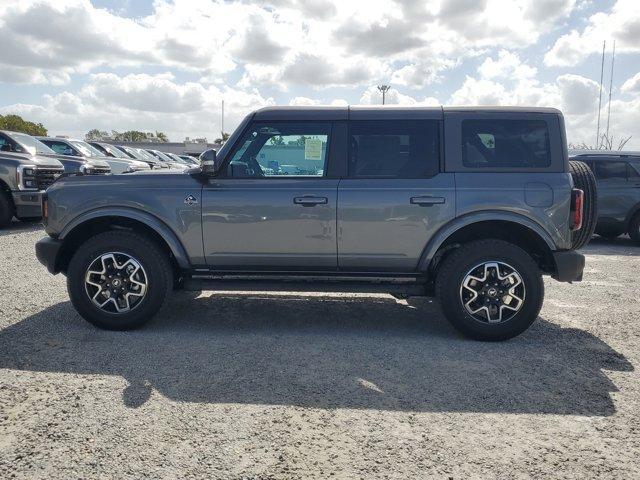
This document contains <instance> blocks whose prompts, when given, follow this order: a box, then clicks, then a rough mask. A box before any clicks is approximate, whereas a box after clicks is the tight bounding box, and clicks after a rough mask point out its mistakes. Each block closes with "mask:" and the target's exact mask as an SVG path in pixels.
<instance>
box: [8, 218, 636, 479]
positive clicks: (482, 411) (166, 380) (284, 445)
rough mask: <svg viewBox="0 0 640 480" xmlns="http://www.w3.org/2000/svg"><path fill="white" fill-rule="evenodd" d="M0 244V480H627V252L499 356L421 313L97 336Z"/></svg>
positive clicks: (153, 328) (425, 305)
mask: <svg viewBox="0 0 640 480" xmlns="http://www.w3.org/2000/svg"><path fill="white" fill-rule="evenodd" d="M42 235H43V233H42V231H41V229H40V228H39V226H38V225H33V224H32V225H19V224H16V225H14V227H13V228H12V229H10V230H5V231H3V232H0V300H1V301H0V478H14V477H15V478H29V479H32V478H46V479H49V478H64V479H69V478H111V477H113V478H146V477H150V478H203V477H207V478H245V477H246V478H259V479H266V478H320V477H323V478H324V477H330V476H332V477H333V478H374V477H375V478H403V479H404V478H417V477H422V478H424V477H436V478H454V479H458V478H470V477H483V478H524V477H536V478H541V477H543V476H548V477H553V478H595V477H603V478H640V460H639V458H640V375H639V373H638V365H640V296H639V293H638V292H639V289H638V287H639V284H640V282H638V273H639V272H640V248H638V247H634V246H632V245H631V244H630V242H629V240H628V239H626V240H625V239H619V240H617V241H615V242H605V241H602V240H599V239H597V240H595V241H594V242H593V243H592V244H591V245H590V246H589V247H588V248H587V249H586V253H587V255H588V259H587V271H586V276H585V281H583V282H582V283H579V284H575V285H569V284H558V283H556V282H554V281H552V280H549V281H545V285H546V287H547V297H546V302H545V306H544V308H543V310H542V313H541V315H540V318H539V319H538V320H537V321H536V323H535V324H534V326H533V327H532V328H531V329H530V330H529V331H528V332H526V333H525V334H524V335H522V336H520V337H519V338H517V339H514V340H512V341H509V342H505V343H498V344H491V343H478V342H473V341H470V340H466V339H463V338H461V337H460V336H459V335H457V334H456V333H455V332H454V331H453V330H452V328H451V327H450V326H449V325H448V324H447V322H446V321H445V319H444V318H443V316H442V314H441V313H440V311H439V309H438V307H437V305H436V304H434V303H432V302H431V301H429V300H428V299H410V300H408V301H401V300H395V299H394V298H392V297H388V296H381V295H372V296H368V295H330V296H321V295H307V296H304V297H302V296H295V295H288V294H282V295H274V294H262V293H247V294H237V293H234V294H225V293H212V292H205V293H203V294H202V295H194V294H188V293H180V294H178V295H176V296H175V297H174V298H172V299H171V300H169V302H168V304H167V306H166V308H165V309H164V310H163V313H162V314H161V315H160V317H159V318H158V319H157V320H156V321H155V322H153V323H152V324H150V325H149V326H148V327H146V328H144V329H142V330H139V331H136V332H129V333H119V332H104V331H99V330H96V329H95V328H93V327H92V326H90V325H89V324H87V323H85V322H84V321H83V320H82V319H81V318H80V317H79V316H78V315H77V314H76V313H75V311H74V310H73V309H72V307H71V305H70V303H69V301H68V298H67V294H66V290H65V279H64V277H61V276H56V277H51V276H50V275H48V274H47V272H46V270H45V269H44V268H43V267H41V266H40V265H39V264H38V263H37V261H36V259H35V256H34V253H33V251H34V250H33V244H34V242H35V241H36V240H37V239H38V238H40V237H41V236H42Z"/></svg>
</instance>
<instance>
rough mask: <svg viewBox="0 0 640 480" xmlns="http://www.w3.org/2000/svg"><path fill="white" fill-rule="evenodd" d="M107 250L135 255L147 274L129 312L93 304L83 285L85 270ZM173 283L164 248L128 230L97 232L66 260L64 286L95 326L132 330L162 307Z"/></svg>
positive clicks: (78, 307)
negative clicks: (141, 293)
mask: <svg viewBox="0 0 640 480" xmlns="http://www.w3.org/2000/svg"><path fill="white" fill-rule="evenodd" d="M108 252H122V253H124V254H127V255H130V256H132V257H135V259H136V260H137V261H138V262H139V263H140V265H142V267H143V268H144V270H145V271H146V274H147V277H148V278H147V282H148V286H147V292H146V295H145V296H144V297H143V299H142V300H141V301H140V303H139V304H138V305H137V306H136V307H135V308H132V309H131V310H130V311H128V312H123V313H110V312H106V311H104V310H102V309H100V308H99V307H98V306H96V305H95V304H94V303H93V302H92V301H91V298H90V297H89V295H88V293H87V290H86V289H85V273H86V271H87V269H88V268H89V267H90V265H91V263H92V262H93V261H94V260H95V259H96V258H98V257H99V256H100V255H102V254H105V253H108ZM172 287H173V273H172V269H171V264H170V263H169V259H168V258H167V255H166V253H165V252H163V251H162V249H161V248H160V247H159V246H158V245H157V244H156V243H155V242H153V241H151V240H149V239H147V238H145V237H144V236H142V235H140V234H138V233H135V232H129V231H123V230H114V231H109V232H104V233H100V234H98V235H96V236H94V237H91V238H89V239H88V240H87V241H85V242H84V243H83V244H82V245H81V246H80V248H78V250H77V251H76V253H75V254H74V255H73V257H72V258H71V261H70V262H69V267H68V269H67V290H68V292H69V297H70V298H71V303H72V304H73V306H74V307H75V308H76V310H77V311H78V313H79V314H80V315H81V316H82V317H83V318H84V319H85V320H87V321H88V322H90V323H92V324H93V325H95V326H96V327H99V328H103V329H106V330H131V329H134V328H137V327H140V326H141V325H143V324H144V323H146V322H147V321H149V320H150V319H151V318H152V317H153V316H154V315H155V314H156V313H157V312H158V310H160V308H161V307H162V305H163V303H164V300H165V298H166V297H167V295H168V294H169V292H171V290H172Z"/></svg>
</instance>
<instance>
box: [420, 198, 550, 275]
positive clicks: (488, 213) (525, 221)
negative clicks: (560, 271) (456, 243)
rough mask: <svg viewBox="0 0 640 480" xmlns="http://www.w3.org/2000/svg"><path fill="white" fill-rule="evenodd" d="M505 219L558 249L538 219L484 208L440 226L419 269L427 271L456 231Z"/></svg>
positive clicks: (423, 253) (425, 252) (421, 258)
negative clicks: (526, 229)
mask: <svg viewBox="0 0 640 480" xmlns="http://www.w3.org/2000/svg"><path fill="white" fill-rule="evenodd" d="M496 220H497V221H504V222H511V223H517V224H520V225H522V226H524V227H527V228H528V229H529V230H531V231H532V232H533V233H535V234H537V235H538V236H539V237H540V238H541V239H542V240H543V241H544V243H545V244H546V245H547V247H549V250H552V251H553V250H556V249H557V248H556V245H555V242H554V241H553V238H552V237H551V235H549V233H548V232H547V231H546V230H545V229H544V228H543V227H542V225H540V224H539V223H537V222H536V221H534V220H532V219H530V218H528V217H526V216H524V215H521V214H519V213H513V212H505V211H501V210H483V211H481V212H472V213H468V214H466V215H462V216H460V217H456V218H455V219H454V220H452V221H450V222H449V223H447V224H446V225H444V226H443V227H441V228H440V230H438V231H437V232H436V234H435V235H434V236H433V237H431V239H430V240H429V242H428V243H427V245H426V246H425V248H424V250H423V251H422V255H421V256H420V262H419V263H418V270H419V271H421V272H426V271H428V269H429V265H431V261H432V260H433V258H434V257H435V255H436V252H437V251H438V249H439V248H440V247H441V246H442V245H443V244H444V242H446V241H447V239H448V238H449V237H450V236H451V235H453V234H454V233H456V232H457V231H458V230H460V229H462V228H464V227H467V226H469V225H473V224H474V223H479V222H486V221H496Z"/></svg>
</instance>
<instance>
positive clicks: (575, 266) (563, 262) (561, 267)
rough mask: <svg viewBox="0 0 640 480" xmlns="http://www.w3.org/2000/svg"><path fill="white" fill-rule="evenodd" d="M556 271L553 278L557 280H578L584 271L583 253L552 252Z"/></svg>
mask: <svg viewBox="0 0 640 480" xmlns="http://www.w3.org/2000/svg"><path fill="white" fill-rule="evenodd" d="M553 260H554V261H555V263H556V271H555V273H554V274H553V275H551V276H552V277H553V278H555V279H556V280H558V281H559V282H579V281H580V280H582V273H583V271H584V255H582V254H580V253H578V252H576V251H574V250H566V251H563V252H553Z"/></svg>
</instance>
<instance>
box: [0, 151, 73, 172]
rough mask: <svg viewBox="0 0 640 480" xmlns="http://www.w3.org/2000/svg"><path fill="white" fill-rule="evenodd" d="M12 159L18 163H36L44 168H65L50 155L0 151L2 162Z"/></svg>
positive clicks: (0, 160) (11, 160)
mask: <svg viewBox="0 0 640 480" xmlns="http://www.w3.org/2000/svg"><path fill="white" fill-rule="evenodd" d="M3 161H10V162H12V163H15V164H16V165H36V166H38V167H42V168H64V166H63V165H62V163H60V162H59V161H58V160H57V159H56V158H52V157H50V156H48V155H31V154H29V153H16V152H0V162H3Z"/></svg>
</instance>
